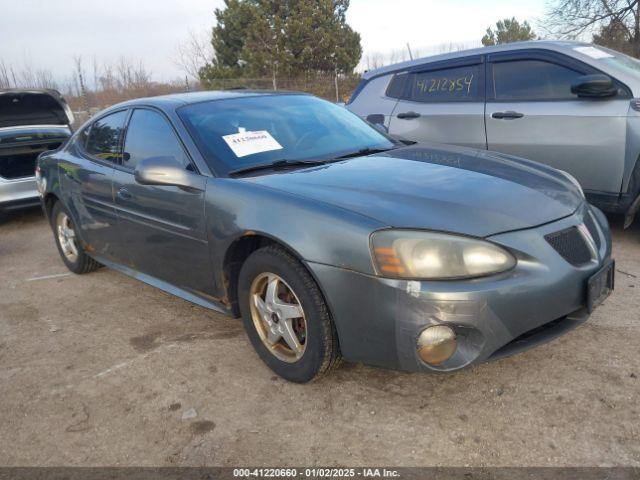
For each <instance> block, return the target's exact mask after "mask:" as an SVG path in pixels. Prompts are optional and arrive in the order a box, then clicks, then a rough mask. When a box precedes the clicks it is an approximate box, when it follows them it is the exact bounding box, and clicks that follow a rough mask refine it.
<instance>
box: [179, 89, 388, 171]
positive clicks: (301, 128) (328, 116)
mask: <svg viewBox="0 0 640 480" xmlns="http://www.w3.org/2000/svg"><path fill="white" fill-rule="evenodd" d="M178 113H179V115H180V117H181V118H182V120H183V122H184V123H185V125H186V127H187V129H188V130H189V132H190V133H191V135H192V137H193V138H194V140H195V141H196V143H197V144H198V147H199V148H200V150H201V151H202V152H203V154H204V155H205V156H206V157H208V158H209V159H211V160H212V161H214V162H215V161H217V162H218V163H222V165H221V167H222V168H223V169H224V171H225V173H227V172H229V171H233V170H238V169H241V168H245V167H248V166H254V165H263V164H269V163H272V162H275V161H278V160H283V159H286V160H289V161H296V160H310V159H331V158H335V157H337V156H340V155H344V154H347V153H352V152H356V151H358V150H364V149H388V148H393V147H394V146H395V145H394V144H393V143H392V141H391V140H389V139H388V138H387V137H386V136H384V135H383V134H382V133H380V132H378V131H377V130H375V129H374V128H372V127H371V126H369V124H367V123H366V122H364V121H363V120H361V119H360V118H358V117H357V116H356V115H354V114H352V113H351V112H349V111H348V110H346V109H345V108H343V107H339V106H337V105H334V104H332V103H329V102H327V101H325V100H321V99H319V98H316V97H312V96H308V95H268V96H252V97H243V98H233V99H228V100H213V101H209V102H203V103H196V104H193V105H187V106H185V107H182V108H180V109H179V110H178ZM216 170H217V169H216Z"/></svg>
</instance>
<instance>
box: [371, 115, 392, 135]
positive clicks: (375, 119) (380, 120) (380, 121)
mask: <svg viewBox="0 0 640 480" xmlns="http://www.w3.org/2000/svg"><path fill="white" fill-rule="evenodd" d="M366 120H367V122H369V124H370V125H371V126H372V127H373V128H375V129H376V130H378V131H379V132H382V133H384V134H387V133H389V129H388V128H387V127H385V125H384V115H383V114H381V113H372V114H371V115H368V116H367V118H366Z"/></svg>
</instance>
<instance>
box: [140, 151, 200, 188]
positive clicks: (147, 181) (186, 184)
mask: <svg viewBox="0 0 640 480" xmlns="http://www.w3.org/2000/svg"><path fill="white" fill-rule="evenodd" d="M133 176H134V178H135V179H136V182H138V183H140V184H141V185H166V186H174V187H182V188H186V189H191V190H200V191H202V190H204V189H205V184H206V179H205V178H204V177H203V176H202V175H198V174H197V173H193V172H190V171H189V170H187V169H186V168H185V167H184V165H183V164H182V163H180V162H179V161H178V160H176V159H175V158H174V157H172V156H167V157H151V158H145V159H143V160H140V161H139V162H138V164H137V165H136V168H135V170H134V172H133Z"/></svg>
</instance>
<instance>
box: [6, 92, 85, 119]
mask: <svg viewBox="0 0 640 480" xmlns="http://www.w3.org/2000/svg"><path fill="white" fill-rule="evenodd" d="M72 123H73V113H72V112H71V109H70V108H69V105H68V104H67V102H66V101H65V99H64V98H63V97H62V95H60V93H59V92H58V91H56V90H24V89H8V90H0V128H6V127H20V126H30V125H66V126H70V125H71V124H72Z"/></svg>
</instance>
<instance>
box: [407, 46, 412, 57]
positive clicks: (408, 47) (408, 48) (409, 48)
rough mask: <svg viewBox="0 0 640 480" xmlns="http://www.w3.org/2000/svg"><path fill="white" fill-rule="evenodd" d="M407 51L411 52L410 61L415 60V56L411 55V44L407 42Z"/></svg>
mask: <svg viewBox="0 0 640 480" xmlns="http://www.w3.org/2000/svg"><path fill="white" fill-rule="evenodd" d="M407 50H409V59H410V60H413V54H412V53H411V47H410V46H409V42H407Z"/></svg>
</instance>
